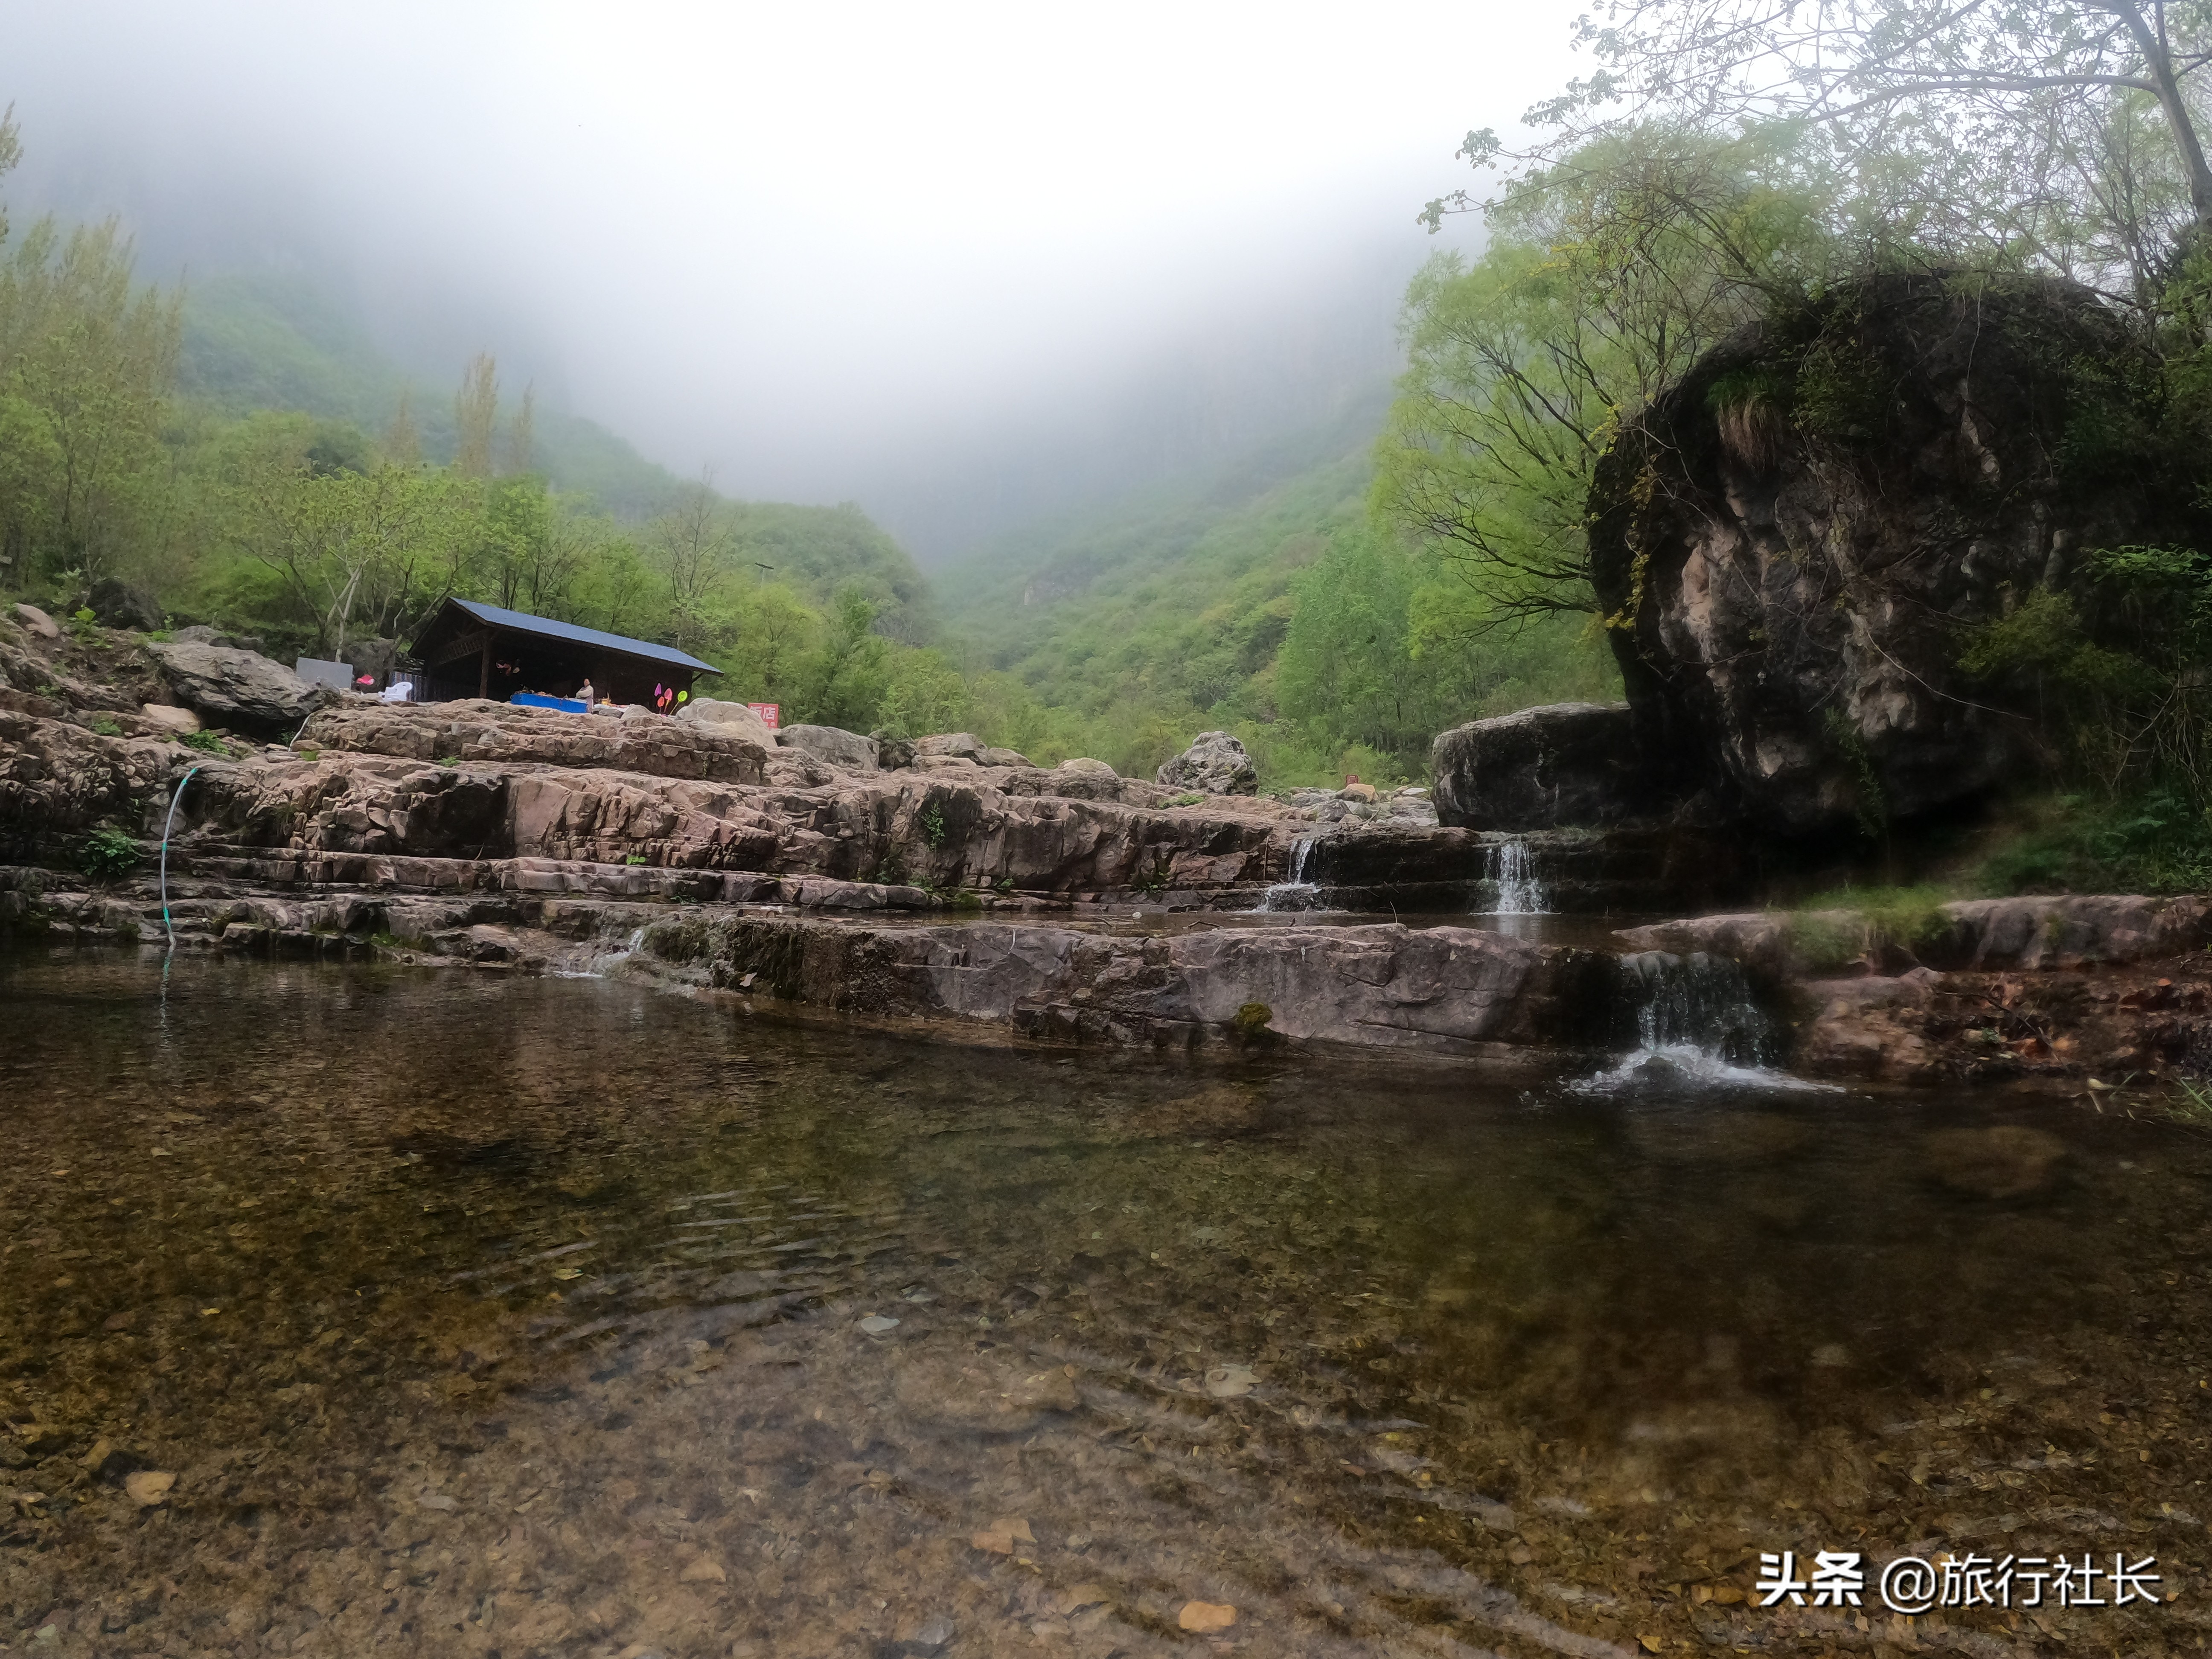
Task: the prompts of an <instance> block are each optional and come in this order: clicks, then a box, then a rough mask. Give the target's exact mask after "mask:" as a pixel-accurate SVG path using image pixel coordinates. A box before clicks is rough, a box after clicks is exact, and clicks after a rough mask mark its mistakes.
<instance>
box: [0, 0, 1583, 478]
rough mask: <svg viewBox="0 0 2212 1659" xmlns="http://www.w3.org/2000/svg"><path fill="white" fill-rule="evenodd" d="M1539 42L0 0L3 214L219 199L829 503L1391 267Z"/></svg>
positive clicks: (1498, 35)
mask: <svg viewBox="0 0 2212 1659" xmlns="http://www.w3.org/2000/svg"><path fill="white" fill-rule="evenodd" d="M1574 9H1575V8H1574V7H1573V6H1572V5H1569V4H1565V3H1561V0H1533V3H1504V0H1475V3H1459V4H1446V3H1432V0H1405V3H1388V0H1369V3H1363V4H1358V5H1352V4H1336V5H1312V4H1296V3H1274V4H1265V5H1262V4H1244V3H1218V4H1203V3H1188V0H1187V3H1182V4H1171V5H1170V4H1147V3H1115V4H1112V5H1102V4H1095V3H1094V4H1090V5H1084V6H1073V5H1060V6H1051V5H1039V4H1035V3H1031V4H1026V5H987V4H948V5H939V6H934V7H929V6H919V5H915V4H911V3H908V4H902V5H889V4H872V3H869V4H860V3H855V4H836V5H829V4H805V3H799V4H793V3H790V0H784V3H781V4H742V5H736V4H733V5H709V4H683V3H677V0H663V3H643V4H640V3H624V4H613V3H608V0H599V3H591V4H501V3H477V4H467V3H457V0H445V3H439V4H418V3H409V0H398V3H395V0H378V3H374V4H371V5H362V6H348V7H311V6H306V5H302V4H301V3H299V0H283V3H275V0H270V3H228V4H226V3H220V0H198V3H194V4H191V5H188V6H185V5H177V4H174V3H143V0H142V3H135V4H134V3H125V0H66V3H55V0H0V38H4V40H6V42H7V47H6V56H5V58H4V60H0V96H9V97H13V98H14V99H15V102H16V105H17V113H18V116H19V118H20V119H21V122H22V124H23V127H24V132H25V137H26V141H27V145H28V146H29V148H30V149H31V151H32V159H33V163H35V164H37V165H35V166H27V167H26V169H25V173H24V178H25V179H26V181H41V182H43V183H44V185H45V187H46V189H48V190H49V191H55V190H63V191H66V190H69V189H75V190H76V191H96V190H99V189H101V188H108V189H112V191H118V192H122V193H125V194H127V195H130V196H131V197H135V198H136V201H137V204H138V205H140V206H143V205H144V204H147V203H149V202H151V201H156V200H159V199H161V197H162V196H163V195H164V193H167V194H169V195H172V196H173V197H177V198H179V199H183V198H185V197H192V198H193V199H197V195H196V192H200V191H206V190H208V189H210V188H211V187H213V186H214V185H220V187H221V188H222V190H223V191H227V192H229V193H230V194H231V195H232V196H234V197H238V198H240V199H243V200H245V201H247V202H248V203H250V204H251V213H252V216H253V217H254V218H255V219H256V222H258V223H261V224H263V225H265V226H267V227H270V230H269V232H268V234H269V235H270V238H271V239H272V240H276V241H281V240H283V238H284V237H285V236H286V235H289V234H294V233H295V228H296V229H298V230H299V233H300V234H308V235H312V236H314V237H319V238H321V239H324V241H325V244H328V243H330V242H331V241H335V242H337V243H338V244H341V245H343V247H344V248H345V250H346V252H347V257H348V258H349V259H350V260H351V261H352V262H353V263H354V264H355V266H356V269H357V270H361V271H362V272H363V273H365V274H366V275H367V276H368V279H369V282H368V286H369V289H370V291H371V294H372V295H373V296H374V298H376V299H377V300H379V301H380V302H381V303H384V304H386V305H387V306H390V307H400V308H404V307H406V306H407V305H408V304H410V303H420V304H424V305H429V304H434V303H435V304H444V303H446V302H447V301H453V302H454V303H456V304H458V305H459V307H461V308H462V309H464V310H467V311H470V315H471V321H470V325H469V326H470V327H471V328H472V329H473V330H475V331H477V332H482V333H489V334H501V333H507V334H511V335H512V337H511V338H504V339H502V338H491V339H487V340H485V341H484V342H483V343H484V344H487V345H489V346H490V347H491V348H492V349H495V350H500V351H501V352H502V355H503V356H507V357H509V358H510V359H512V358H513V357H514V356H516V355H517V354H520V356H522V357H523V358H524V359H526V361H527V362H529V364H530V366H531V367H532V368H534V369H536V370H538V371H539V372H540V373H541V374H543V375H544V377H545V379H546V380H547V383H548V384H549V385H550V386H554V387H555V388H556V391H557V395H558V396H559V397H560V398H561V400H562V401H563V402H565V403H566V404H568V406H569V407H571V408H573V409H574V410H576V411H577V412H579V413H581V414H586V415H589V416H592V417H594V418H596V419H599V420H600V421H602V422H605V424H607V425H608V426H610V427H612V428H614V429H616V430H617V431H619V432H621V433H623V435H626V436H629V438H631V439H632V440H633V441H635V442H637V443H638V444H639V445H640V447H642V448H643V449H645V450H646V451H647V453H649V454H651V455H653V457H654V458H655V459H660V460H662V461H665V462H666V463H667V464H669V465H671V466H673V467H675V468H677V469H678V470H679V471H695V470H696V468H697V467H698V466H699V465H701V464H702V462H711V463H713V464H714V465H716V467H717V468H718V470H719V474H720V480H721V482H722V483H723V484H724V486H725V487H726V488H732V489H739V490H741V491H744V492H745V493H752V494H770V493H773V494H784V495H798V496H801V497H808V498H816V499H824V498H834V497H836V496H839V495H854V494H860V495H863V496H864V497H865V494H866V489H865V484H866V472H867V470H868V468H869V467H870V466H871V465H875V464H877V463H878V462H879V461H881V460H883V459H884V458H887V457H888V458H890V459H896V458H897V455H898V452H899V451H900V449H901V447H902V446H907V447H912V446H915V445H921V446H923V447H926V446H927V443H928V442H929V441H933V439H935V438H938V437H941V436H942V435H943V434H944V432H945V430H947V429H948V426H957V425H962V424H963V423H964V424H965V425H967V426H969V427H973V428H975V429H976V430H979V431H980V430H982V429H984V428H987V427H988V425H989V423H990V421H991V419H992V418H993V416H994V411H1001V410H1003V411H1014V410H1022V409H1026V408H1033V407H1035V406H1036V403H1037V401H1038V400H1039V398H1041V397H1042V396H1045V395H1046V394H1048V393H1049V394H1050V395H1051V396H1053V397H1057V398H1081V397H1083V396H1085V395H1089V394H1090V392H1092V391H1095V390H1098V389H1102V388H1104V387H1105V386H1108V385H1109V383H1110V382H1111V381H1112V380H1113V379H1114V377H1115V375H1116V374H1124V373H1126V372H1127V370H1128V369H1129V368H1130V366H1131V365H1132V364H1133V363H1135V362H1138V361H1139V360H1140V359H1143V358H1145V357H1146V355H1147V354H1157V353H1158V352H1159V351H1162V350H1167V349H1173V348H1174V345H1175V343H1176V342H1177V341H1178V340H1182V339H1185V338H1188V337H1190V335H1191V333H1192V331H1194V330H1199V331H1202V330H1204V329H1205V328H1206V327H1207V326H1209V325H1210V322H1211V320H1212V319H1217V318H1219V317H1222V316H1225V315H1231V314H1234V313H1238V312H1249V311H1252V310H1259V311H1262V312H1265V311H1267V310H1268V309H1269V308H1271V307H1291V308H1295V307H1296V306H1297V304H1298V303H1299V302H1300V296H1301V295H1302V294H1304V293H1305V292H1306V291H1308V290H1309V289H1315V288H1319V287H1325V286H1326V285H1327V284H1328V283H1330V282H1332V281H1334V280H1336V278H1335V275H1334V273H1335V272H1337V270H1339V269H1340V267H1341V266H1342V265H1344V264H1346V262H1347V261H1353V262H1357V261H1358V260H1365V261H1366V262H1367V263H1368V264H1370V265H1371V264H1372V263H1373V260H1374V258H1375V257H1376V250H1377V249H1381V250H1383V251H1384V252H1388V251H1389V250H1391V249H1395V248H1398V247H1402V249H1403V260H1404V263H1405V264H1406V265H1407V267H1408V268H1410V266H1411V265H1412V264H1413V263H1414V262H1415V261H1417V260H1418V259H1419V257H1420V256H1421V254H1422V253H1423V252H1424V251H1425V248H1426V246H1429V245H1430V244H1428V243H1427V242H1426V240H1425V238H1424V237H1423V236H1422V234H1421V233H1419V231H1418V230H1417V229H1415V228H1413V225H1412V222H1411V221H1412V216H1413V214H1414V212H1415V211H1417V210H1418V209H1419V206H1420V204H1421V203H1422V202H1423V201H1424V200H1425V199H1426V198H1427V197H1430V196H1431V195H1435V194H1437V193H1438V192H1440V191H1443V190H1444V189H1448V188H1450V187H1453V186H1455V185H1458V184H1460V183H1462V182H1463V181H1464V180H1465V179H1467V178H1468V174H1467V173H1466V172H1465V169H1464V167H1462V165H1461V164H1458V163H1455V161H1453V160H1452V152H1453V150H1454V149H1455V148H1456V146H1457V145H1458V143H1459V141H1460V139H1461V137H1462V136H1463V135H1464V133H1465V132H1466V131H1467V130H1468V128H1469V127H1473V126H1480V125H1498V126H1500V127H1505V126H1509V125H1510V124H1511V123H1512V122H1513V120H1514V119H1515V118H1516V117H1517V115H1518V114H1519V113H1520V112H1521V111H1522V108H1523V107H1525V106H1527V105H1528V104H1529V103H1530V102H1532V101H1534V100H1535V99H1536V98H1538V97H1540V96H1542V95H1545V94H1547V93H1549V92H1552V91H1553V90H1555V89H1556V88H1557V87H1558V86H1559V83H1560V82H1563V81H1564V80H1565V79H1566V78H1567V76H1569V75H1571V73H1573V72H1574V70H1575V69H1576V67H1577V64H1576V62H1575V60H1574V58H1572V56H1571V54H1570V53H1569V52H1567V51H1566V49H1565V37H1566V34H1567V31H1568V27H1569V25H1570V21H1571V15H1572V14H1573V11H1574ZM72 181H73V182H72ZM114 205H116V206H118V207H122V208H124V209H125V210H126V211H129V210H131V209H132V208H133V205H134V204H133V203H132V202H129V201H125V202H118V203H115V204H114ZM471 308H473V309H471ZM456 344H457V349H458V342H457V343H456ZM456 361H457V362H458V358H457V359H456ZM1009 417H1010V418H1011V415H1010V416H1009Z"/></svg>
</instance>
